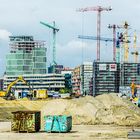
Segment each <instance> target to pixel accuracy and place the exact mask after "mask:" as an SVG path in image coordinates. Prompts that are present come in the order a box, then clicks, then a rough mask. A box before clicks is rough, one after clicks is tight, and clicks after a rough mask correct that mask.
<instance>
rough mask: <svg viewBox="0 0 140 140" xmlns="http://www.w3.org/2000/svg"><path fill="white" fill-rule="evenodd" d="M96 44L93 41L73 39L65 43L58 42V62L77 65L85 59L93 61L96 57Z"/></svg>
mask: <svg viewBox="0 0 140 140" xmlns="http://www.w3.org/2000/svg"><path fill="white" fill-rule="evenodd" d="M94 46H96V45H95V43H93V42H82V41H78V40H71V41H69V42H68V43H67V44H65V45H60V44H57V46H56V55H57V57H56V59H57V62H58V64H63V65H64V66H69V67H75V66H77V65H80V64H81V63H82V62H83V61H93V60H94V59H95V58H96V51H95V50H96V47H94Z"/></svg>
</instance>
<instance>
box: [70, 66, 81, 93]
mask: <svg viewBox="0 0 140 140" xmlns="http://www.w3.org/2000/svg"><path fill="white" fill-rule="evenodd" d="M80 76H81V75H80V66H78V67H76V68H74V70H73V72H72V92H73V93H74V94H81V90H80V89H81V88H80V85H81V77H80Z"/></svg>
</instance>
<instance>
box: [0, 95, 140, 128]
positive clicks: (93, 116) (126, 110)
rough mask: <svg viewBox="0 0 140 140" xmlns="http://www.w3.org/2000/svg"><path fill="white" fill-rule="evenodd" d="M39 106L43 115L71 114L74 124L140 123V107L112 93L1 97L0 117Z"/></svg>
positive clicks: (5, 117) (3, 117) (4, 117)
mask: <svg viewBox="0 0 140 140" xmlns="http://www.w3.org/2000/svg"><path fill="white" fill-rule="evenodd" d="M18 110H34V111H35V110H40V111H41V116H42V124H43V117H44V116H45V115H72V117H73V124H115V125H122V126H133V125H134V126H140V108H138V107H137V106H136V105H134V104H133V103H131V102H130V101H128V100H126V99H122V98H119V97H118V96H116V95H115V94H104V95H100V96H97V97H95V98H94V97H91V96H86V97H83V98H76V99H71V100H70V99H54V100H37V101H28V100H17V101H16V100H15V101H6V100H4V99H0V121H6V120H10V119H11V117H12V114H11V112H13V111H18Z"/></svg>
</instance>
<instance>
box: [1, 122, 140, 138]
mask: <svg viewBox="0 0 140 140" xmlns="http://www.w3.org/2000/svg"><path fill="white" fill-rule="evenodd" d="M10 129H11V124H10V122H0V140H54V139H55V140H127V133H128V132H129V131H131V130H132V127H121V126H113V125H73V128H72V131H71V132H70V133H46V132H43V131H41V132H38V133H15V132H11V130H10ZM134 129H135V130H137V131H140V127H139V128H138V127H135V128H134Z"/></svg>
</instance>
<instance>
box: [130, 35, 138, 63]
mask: <svg viewBox="0 0 140 140" xmlns="http://www.w3.org/2000/svg"><path fill="white" fill-rule="evenodd" d="M136 44H137V36H136V32H134V44H133V48H134V52H131V54H132V55H134V62H135V63H138V55H139V53H138V51H137V47H136Z"/></svg>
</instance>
